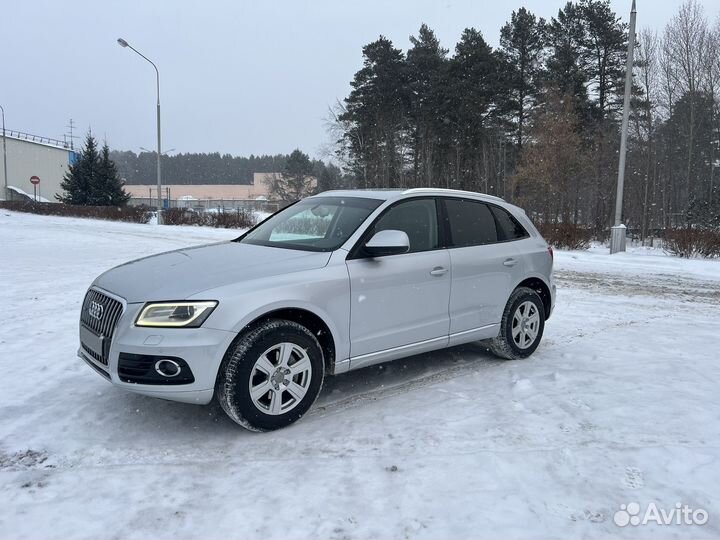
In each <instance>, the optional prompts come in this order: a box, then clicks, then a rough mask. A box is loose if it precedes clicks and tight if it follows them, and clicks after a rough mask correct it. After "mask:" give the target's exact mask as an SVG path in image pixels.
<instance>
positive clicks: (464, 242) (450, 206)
mask: <svg viewBox="0 0 720 540" xmlns="http://www.w3.org/2000/svg"><path fill="white" fill-rule="evenodd" d="M444 202H445V209H446V211H447V221H448V229H449V231H448V232H449V235H450V238H449V240H450V247H466V246H479V245H482V244H493V243H495V242H497V241H498V233H497V228H496V225H495V218H494V217H493V215H492V212H491V211H490V208H489V207H488V205H486V204H484V203H482V202H478V201H470V200H463V199H445V201H444Z"/></svg>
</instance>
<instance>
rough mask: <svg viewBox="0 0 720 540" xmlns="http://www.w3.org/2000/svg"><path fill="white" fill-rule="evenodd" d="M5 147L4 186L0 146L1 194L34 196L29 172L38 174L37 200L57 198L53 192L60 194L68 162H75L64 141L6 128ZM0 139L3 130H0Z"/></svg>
mask: <svg viewBox="0 0 720 540" xmlns="http://www.w3.org/2000/svg"><path fill="white" fill-rule="evenodd" d="M5 137H6V138H5V141H4V142H5V144H6V147H7V185H8V193H7V194H5V193H4V190H3V189H2V187H4V186H5V178H4V177H3V168H2V147H1V146H0V182H2V183H1V184H0V198H2V197H4V198H7V199H10V200H14V199H23V198H25V197H28V196H29V197H30V198H32V197H33V184H32V183H31V182H30V178H31V177H32V176H37V177H38V178H40V183H39V184H38V185H37V192H38V197H39V199H38V200H41V201H48V202H57V199H56V198H55V195H57V194H60V193H61V192H62V189H61V188H60V183H61V182H62V179H63V177H64V176H65V173H66V172H67V171H68V166H69V165H70V164H71V163H74V161H75V159H77V157H78V154H77V153H76V152H74V151H73V150H71V149H70V145H69V144H68V143H65V142H63V141H59V140H55V139H49V138H47V137H39V136H36V135H30V134H27V133H20V132H17V131H9V130H8V131H6V132H5ZM0 142H2V133H1V132H0Z"/></svg>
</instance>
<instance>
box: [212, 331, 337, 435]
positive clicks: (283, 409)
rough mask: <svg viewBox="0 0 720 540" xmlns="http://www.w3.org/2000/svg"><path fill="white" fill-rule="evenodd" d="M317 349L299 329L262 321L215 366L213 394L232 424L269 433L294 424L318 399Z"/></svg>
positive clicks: (321, 371) (319, 371) (319, 357)
mask: <svg viewBox="0 0 720 540" xmlns="http://www.w3.org/2000/svg"><path fill="white" fill-rule="evenodd" d="M323 376H324V361H323V354H322V349H321V347H320V344H319V343H318V341H317V339H316V338H315V336H314V335H313V334H312V332H310V330H308V329H307V328H305V327H304V326H302V325H300V324H298V323H296V322H293V321H286V320H281V319H270V320H267V321H265V322H263V323H261V324H259V325H258V326H256V327H255V328H253V329H251V330H250V331H248V332H247V333H246V334H245V335H243V336H242V337H241V338H240V339H239V340H238V341H237V342H236V343H235V345H234V346H233V348H232V349H231V350H230V351H229V352H228V355H227V357H226V359H225V361H224V362H223V364H222V365H221V367H220V373H219V376H218V382H217V388H216V394H217V398H218V401H219V402H220V405H221V407H222V408H223V410H224V411H225V412H226V413H227V415H228V416H229V417H230V418H232V419H233V420H234V421H235V422H237V423H238V424H240V425H241V426H243V427H244V428H247V429H249V430H252V431H270V430H273V429H279V428H282V427H285V426H288V425H290V424H292V423H293V422H296V421H297V420H299V419H300V417H301V416H302V415H303V414H305V413H306V412H307V411H308V409H309V408H310V407H311V406H312V404H313V403H314V402H315V399H316V398H317V397H318V395H319V394H320V389H321V388H322V383H323Z"/></svg>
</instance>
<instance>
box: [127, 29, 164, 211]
mask: <svg viewBox="0 0 720 540" xmlns="http://www.w3.org/2000/svg"><path fill="white" fill-rule="evenodd" d="M117 42H118V44H119V45H120V46H121V47H126V48H128V49H130V50H132V51H133V52H135V53H137V54H138V55H139V56H140V57H142V58H143V59H145V60H147V61H148V62H149V63H150V65H152V67H154V68H155V76H156V81H157V193H158V196H157V207H158V213H157V222H158V225H161V224H162V207H163V204H162V174H161V166H160V158H161V153H162V152H161V145H160V72H159V71H158V68H157V66H156V65H155V63H154V62H153V61H152V60H150V59H149V58H148V57H147V56H145V55H144V54H143V53H141V52H140V51H138V50H137V49H136V48H135V47H133V46H132V45H130V44H129V43H128V42H127V41H125V40H124V39H123V38H118V40H117Z"/></svg>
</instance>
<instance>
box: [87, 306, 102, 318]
mask: <svg viewBox="0 0 720 540" xmlns="http://www.w3.org/2000/svg"><path fill="white" fill-rule="evenodd" d="M88 315H90V316H91V317H92V318H93V319H97V320H98V321H99V320H100V319H102V316H103V306H102V304H101V303H100V302H90V305H89V306H88Z"/></svg>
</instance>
